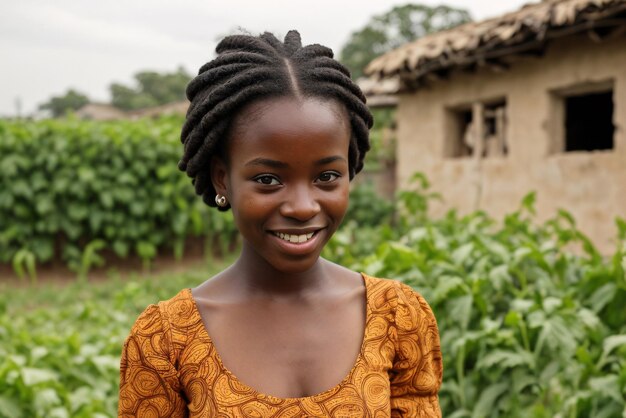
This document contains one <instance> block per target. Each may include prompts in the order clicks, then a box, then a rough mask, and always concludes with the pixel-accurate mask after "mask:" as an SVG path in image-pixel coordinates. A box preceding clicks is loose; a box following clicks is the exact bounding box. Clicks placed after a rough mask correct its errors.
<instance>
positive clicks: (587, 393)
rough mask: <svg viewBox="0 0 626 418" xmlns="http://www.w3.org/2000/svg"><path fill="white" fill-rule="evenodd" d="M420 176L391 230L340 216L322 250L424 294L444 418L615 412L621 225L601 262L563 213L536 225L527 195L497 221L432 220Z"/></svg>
mask: <svg viewBox="0 0 626 418" xmlns="http://www.w3.org/2000/svg"><path fill="white" fill-rule="evenodd" d="M416 180H418V182H419V185H418V187H417V190H418V192H417V193H414V192H403V193H401V194H400V199H399V207H398V208H397V210H398V211H399V213H400V214H401V216H399V217H397V218H396V220H395V223H396V225H395V228H391V227H389V226H386V225H384V224H383V225H382V226H367V225H363V224H362V223H358V224H357V223H356V222H350V221H348V223H347V224H346V225H344V228H343V229H342V230H341V231H339V232H338V233H337V234H336V235H335V237H334V238H333V240H332V241H331V243H330V244H329V245H328V247H327V248H326V249H325V254H326V256H328V257H331V258H333V259H335V260H336V261H337V262H339V263H342V264H344V265H348V266H350V267H351V268H353V269H355V270H361V271H365V272H367V273H369V274H372V275H375V276H379V277H390V278H395V279H399V280H402V281H404V282H406V283H408V284H410V285H412V286H413V287H415V288H416V289H417V290H418V291H420V292H421V293H422V294H423V295H424V297H425V298H426V300H428V301H429V303H430V304H431V306H432V308H433V311H434V312H435V315H436V317H437V319H438V325H439V329H440V333H441V346H442V352H443V358H444V384H443V388H442V391H441V393H440V399H441V406H442V409H443V413H444V416H446V417H453V418H459V417H472V418H475V417H554V416H561V417H572V418H573V417H616V418H619V417H623V413H624V411H626V310H625V309H624V306H625V305H626V276H625V273H624V272H625V270H626V221H624V220H620V219H618V220H617V229H618V237H617V238H618V242H619V243H618V246H617V249H616V251H615V253H614V255H613V256H612V257H609V258H608V259H607V258H603V257H602V256H601V255H600V254H599V253H598V252H597V250H596V249H595V248H594V246H593V244H592V243H591V242H590V241H589V240H588V238H587V237H586V236H585V235H584V234H582V233H581V232H580V231H579V230H578V229H577V228H576V222H575V220H574V219H573V218H572V216H571V215H570V214H569V213H568V212H566V211H564V210H561V211H559V213H558V214H557V215H556V216H555V217H554V218H552V219H550V220H549V221H547V222H545V223H544V224H540V225H538V224H536V222H535V221H534V217H533V215H534V195H533V194H529V195H528V196H527V197H526V198H525V199H524V201H523V202H522V206H521V208H520V209H519V210H518V211H516V212H514V213H511V214H509V215H508V216H506V217H505V219H504V221H503V222H502V223H499V222H496V221H494V220H493V219H492V218H490V217H489V216H488V215H487V214H486V213H483V212H477V213H473V214H471V215H468V216H459V215H458V214H457V213H456V212H454V211H451V212H449V213H448V214H447V215H446V216H445V217H443V218H441V219H429V218H428V217H427V216H426V213H427V212H426V211H427V208H428V202H429V201H430V200H431V199H433V198H437V195H436V194H433V193H431V192H429V190H428V182H427V181H426V180H425V179H424V178H423V177H421V176H417V177H416ZM572 249H577V250H578V252H579V253H580V254H579V255H575V254H574V253H572V252H571V250H572Z"/></svg>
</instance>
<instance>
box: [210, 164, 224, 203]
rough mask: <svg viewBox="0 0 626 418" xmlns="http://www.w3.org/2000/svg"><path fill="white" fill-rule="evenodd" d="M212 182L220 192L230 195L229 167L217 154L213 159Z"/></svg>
mask: <svg viewBox="0 0 626 418" xmlns="http://www.w3.org/2000/svg"><path fill="white" fill-rule="evenodd" d="M211 183H213V187H214V188H215V191H216V192H217V193H218V194H221V195H224V196H226V197H228V192H227V190H228V187H227V185H228V167H227V166H226V163H225V162H224V161H223V160H222V159H221V158H219V157H216V156H214V157H212V159H211Z"/></svg>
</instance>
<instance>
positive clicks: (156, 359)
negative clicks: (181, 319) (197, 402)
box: [118, 305, 187, 417]
mask: <svg viewBox="0 0 626 418" xmlns="http://www.w3.org/2000/svg"><path fill="white" fill-rule="evenodd" d="M186 415H187V413H186V402H185V401H184V398H183V396H182V393H181V389H180V384H179V381H178V372H177V370H176V368H175V367H174V365H173V364H172V362H171V359H170V351H169V348H168V338H167V335H166V332H165V330H164V327H163V323H162V319H161V315H160V313H159V308H158V306H156V305H151V306H149V307H148V308H147V309H146V310H145V311H144V312H143V313H142V314H141V315H140V316H139V318H138V319H137V321H136V322H135V324H134V325H133V328H132V330H131V332H130V335H129V336H128V337H127V338H126V341H125V342H124V348H123V350H122V357H121V361H120V395H119V408H118V416H119V417H141V416H154V417H185V416H186Z"/></svg>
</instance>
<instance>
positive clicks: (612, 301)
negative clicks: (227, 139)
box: [0, 114, 626, 418]
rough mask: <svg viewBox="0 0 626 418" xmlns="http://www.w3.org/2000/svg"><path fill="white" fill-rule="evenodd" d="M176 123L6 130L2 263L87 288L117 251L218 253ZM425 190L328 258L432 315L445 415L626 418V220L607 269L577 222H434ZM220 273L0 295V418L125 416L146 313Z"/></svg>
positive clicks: (354, 206) (359, 227)
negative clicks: (124, 400)
mask: <svg viewBox="0 0 626 418" xmlns="http://www.w3.org/2000/svg"><path fill="white" fill-rule="evenodd" d="M392 116H393V115H391V114H389V115H387V116H385V115H382V116H381V115H379V116H378V117H377V121H378V122H379V125H378V126H379V127H382V126H387V125H389V124H390V123H392V122H391V120H392ZM385 117H386V119H385ZM385 120H386V122H385ZM180 123H181V121H180V120H177V119H172V118H167V119H163V120H158V121H147V120H146V121H140V122H127V121H124V122H110V123H93V122H82V121H77V120H73V119H68V120H64V121H42V122H36V123H34V122H29V123H23V122H2V123H0V137H1V138H2V140H1V141H0V258H1V260H0V262H5V263H7V262H12V263H13V266H14V268H15V270H16V271H17V272H18V273H21V274H22V275H31V277H35V274H36V266H37V265H38V264H40V263H43V262H46V261H47V260H50V259H51V258H54V257H61V258H62V259H63V260H65V262H67V263H68V264H69V265H70V266H71V267H72V268H73V269H74V270H75V271H76V272H77V275H78V276H79V277H81V278H83V279H84V278H86V277H87V274H88V272H89V269H90V268H91V267H92V266H93V265H95V264H98V263H100V262H102V257H103V255H105V254H106V253H107V252H111V253H113V254H116V255H117V256H119V257H125V256H128V255H130V254H136V255H138V256H139V257H141V258H143V259H144V260H146V263H149V262H150V260H152V258H153V257H154V256H155V254H156V252H158V251H162V250H163V249H169V250H171V251H174V252H175V253H176V254H178V255H180V254H182V252H183V251H184V242H185V241H184V239H185V237H187V236H189V235H194V234H197V235H200V236H202V237H205V239H206V240H207V242H209V243H214V242H215V243H217V244H218V245H221V246H223V247H224V249H223V250H222V252H226V249H227V248H228V246H230V243H231V242H232V240H233V239H234V237H236V231H235V229H234V225H233V223H232V220H231V218H230V214H221V213H218V212H217V211H214V210H212V211H209V210H208V208H206V207H205V206H204V205H203V204H202V203H201V202H200V199H199V198H198V197H197V196H194V195H193V188H192V187H191V185H190V184H189V180H188V179H187V178H185V176H184V175H182V174H181V173H180V172H178V171H177V170H176V162H177V160H178V157H179V154H180V142H179V139H178V132H179V127H180ZM376 135H377V133H374V137H375V138H376ZM374 142H376V140H375V141H374ZM377 147H378V148H377ZM377 149H378V151H376V150H377ZM372 155H374V156H376V158H382V157H381V156H384V147H383V146H377V145H376V144H375V145H374V153H373V154H372ZM26 156H28V157H26ZM415 181H416V184H415V187H414V189H413V190H412V191H403V192H400V193H399V194H398V198H397V199H396V200H397V202H396V203H395V204H392V203H389V202H388V201H386V200H383V199H382V198H380V197H378V196H377V195H376V193H375V192H374V191H373V190H372V189H371V188H368V187H367V186H362V187H358V188H355V189H354V190H353V191H352V200H351V206H350V209H349V212H348V214H347V216H346V220H345V222H344V226H343V227H342V228H341V229H340V230H339V231H338V232H337V234H336V235H335V236H334V237H333V239H332V240H331V242H330V243H329V244H328V246H327V248H326V249H325V250H324V254H325V256H326V257H328V258H329V259H332V260H334V261H336V262H339V263H341V264H344V265H346V266H348V267H351V268H353V269H355V270H360V271H365V272H367V273H369V274H372V275H375V276H380V277H389V278H394V279H399V280H403V281H405V282H406V283H408V284H410V285H412V286H414V287H415V288H416V289H417V290H418V291H420V292H421V293H422V294H423V295H424V296H425V297H426V299H427V300H428V301H429V303H430V304H431V306H432V308H433V310H434V312H435V314H436V316H437V319H438V324H439V328H440V333H441V342H442V351H443V357H444V369H445V371H444V384H443V387H442V390H441V393H440V399H441V405H442V408H443V411H444V416H446V417H453V418H460V417H470V418H479V417H490V418H496V417H518V416H520V417H521V416H524V417H525V416H532V417H537V418H542V417H554V416H561V417H570V418H577V417H581V418H582V417H608V418H612V417H616V418H619V417H623V411H624V410H626V310H624V305H626V277H625V273H624V271H625V270H626V221H624V220H619V219H618V220H617V222H616V225H617V245H616V249H615V252H614V254H613V255H612V256H610V257H604V256H602V255H601V254H599V253H598V251H597V250H596V249H595V247H594V246H593V244H592V243H591V242H590V241H589V240H588V238H587V237H585V235H584V234H582V233H581V232H580V231H579V230H578V229H577V228H576V222H575V220H574V219H573V218H572V216H571V215H570V214H569V213H568V212H566V211H564V210H562V211H559V212H558V213H557V214H555V216H554V217H553V218H552V219H550V220H548V221H547V222H544V223H537V222H536V220H535V218H534V196H533V195H532V194H529V195H528V196H527V197H526V198H525V199H524V201H523V202H522V204H521V206H520V208H519V210H517V211H515V212H513V213H511V214H509V215H507V216H506V217H505V218H504V220H503V221H495V220H494V219H492V218H491V217H489V215H488V214H486V213H483V212H477V213H473V214H470V215H467V216H460V215H459V214H458V213H456V212H454V211H451V212H449V213H448V214H447V215H446V216H444V217H442V218H437V219H433V218H431V217H429V216H428V215H427V214H428V206H429V203H430V202H431V201H432V200H433V199H438V198H440V197H439V196H438V195H437V194H436V193H433V192H431V191H430V190H429V188H428V181H427V180H426V179H425V178H424V177H423V176H420V175H417V176H416V177H415ZM215 237H225V239H221V240H219V241H214V239H215ZM213 264H214V265H213V266H212V268H211V269H208V270H205V271H201V272H199V273H188V274H181V275H163V276H157V277H153V278H150V279H149V280H147V279H140V278H134V279H131V280H126V281H122V280H121V279H120V278H119V277H118V276H116V275H115V274H113V275H112V277H111V279H110V280H109V281H107V282H103V283H95V284H91V285H87V284H86V283H85V280H80V281H77V282H75V283H73V284H70V285H67V286H65V287H63V288H61V289H59V288H58V287H53V286H45V285H39V286H37V287H33V286H28V285H27V284H23V285H22V286H17V288H16V286H14V283H8V282H6V281H5V282H0V418H2V417H11V418H14V417H69V416H73V417H105V416H115V414H116V412H115V411H116V404H117V385H118V372H119V370H118V365H119V354H120V351H121V347H122V341H123V339H124V338H125V336H126V335H127V333H128V330H129V329H130V326H131V324H132V323H133V321H134V320H135V318H136V317H137V315H138V314H139V312H140V311H141V310H142V309H143V308H145V306H146V305H147V304H149V303H152V302H156V301H157V300H160V299H166V298H169V297H171V296H172V295H174V294H175V293H176V292H177V291H178V290H180V289H181V288H183V287H189V286H194V285H195V284H197V283H199V282H201V281H203V280H205V279H206V278H207V277H209V276H210V275H211V274H212V273H214V272H215V271H217V270H220V269H221V268H222V267H223V266H225V265H226V263H225V262H224V263H220V262H217V263H215V262H213ZM52 301H54V302H52Z"/></svg>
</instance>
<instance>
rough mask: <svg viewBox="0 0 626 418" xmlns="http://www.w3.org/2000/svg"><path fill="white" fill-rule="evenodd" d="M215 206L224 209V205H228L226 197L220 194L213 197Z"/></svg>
mask: <svg viewBox="0 0 626 418" xmlns="http://www.w3.org/2000/svg"><path fill="white" fill-rule="evenodd" d="M215 204H216V205H217V206H219V207H220V208H223V207H226V205H227V204H228V201H227V200H226V196H224V195H221V194H218V195H215Z"/></svg>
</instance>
